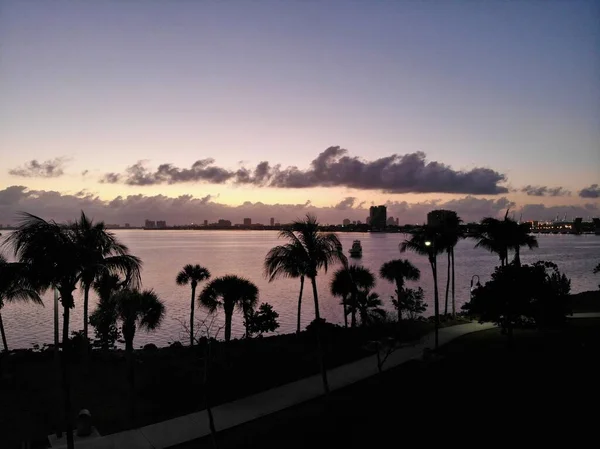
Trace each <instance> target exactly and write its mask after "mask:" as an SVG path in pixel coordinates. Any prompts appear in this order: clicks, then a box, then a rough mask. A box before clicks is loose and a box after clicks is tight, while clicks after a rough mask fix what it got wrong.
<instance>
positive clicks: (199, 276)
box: [175, 264, 210, 346]
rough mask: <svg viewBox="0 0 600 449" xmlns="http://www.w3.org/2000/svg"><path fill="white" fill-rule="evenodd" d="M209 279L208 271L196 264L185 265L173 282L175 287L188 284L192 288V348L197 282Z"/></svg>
mask: <svg viewBox="0 0 600 449" xmlns="http://www.w3.org/2000/svg"><path fill="white" fill-rule="evenodd" d="M209 278H210V271H208V269H207V268H204V267H203V266H200V265H198V264H196V265H192V264H187V265H185V266H184V267H183V269H182V270H181V271H180V272H179V273H177V277H176V278H175V282H176V283H177V285H187V284H190V285H191V287H192V300H191V303H190V346H194V308H195V306H196V304H195V301H196V287H198V282H202V281H205V280H207V279H209Z"/></svg>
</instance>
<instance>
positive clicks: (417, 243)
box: [400, 226, 444, 349]
mask: <svg viewBox="0 0 600 449" xmlns="http://www.w3.org/2000/svg"><path fill="white" fill-rule="evenodd" d="M406 251H413V252H415V253H417V254H420V255H422V256H427V259H428V260H429V265H430V266H431V272H432V274H433V298H434V303H433V304H434V313H435V348H436V349H437V347H438V343H439V338H438V334H439V327H440V299H439V292H438V279H437V255H438V254H441V253H442V252H443V251H444V241H443V239H442V236H441V234H440V232H439V231H438V230H437V229H435V228H433V227H431V226H424V227H423V228H421V229H418V230H416V231H415V232H414V234H412V235H411V237H410V238H409V239H408V240H404V241H403V242H402V243H401V244H400V252H402V253H403V252H406Z"/></svg>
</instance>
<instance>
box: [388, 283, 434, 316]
mask: <svg viewBox="0 0 600 449" xmlns="http://www.w3.org/2000/svg"><path fill="white" fill-rule="evenodd" d="M423 296H424V293H423V289H422V288H421V287H419V288H417V289H412V288H405V289H403V291H402V295H400V302H398V300H396V299H392V304H394V307H395V308H396V310H398V313H399V315H401V314H403V313H404V314H405V317H406V318H407V319H409V320H416V319H419V317H420V316H421V315H422V314H423V313H424V312H425V310H427V304H425V302H424V301H423Z"/></svg>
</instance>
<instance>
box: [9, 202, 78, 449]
mask: <svg viewBox="0 0 600 449" xmlns="http://www.w3.org/2000/svg"><path fill="white" fill-rule="evenodd" d="M4 244H5V245H11V246H12V248H13V250H14V254H15V256H16V257H17V259H18V261H19V262H21V263H23V264H26V265H27V266H28V267H29V269H30V270H31V272H32V273H35V274H36V283H37V285H39V288H40V291H44V290H46V289H47V288H50V287H52V288H55V289H56V290H58V292H59V293H60V301H61V305H62V307H63V336H62V341H63V348H62V356H61V357H60V368H61V369H60V371H61V387H62V390H63V399H64V420H65V427H66V432H67V446H68V448H69V449H72V448H73V447H74V443H73V426H72V423H71V419H70V415H71V393H70V379H69V370H68V369H67V363H68V360H69V355H70V354H69V352H70V350H69V344H68V341H69V317H70V310H71V308H72V307H73V306H74V305H75V304H74V301H73V291H74V290H75V289H76V288H77V284H78V283H79V282H80V280H81V275H82V272H83V266H84V260H85V255H84V253H83V250H82V247H81V245H79V244H78V240H77V238H76V234H75V232H74V230H73V227H72V226H70V225H64V224H58V223H56V222H55V221H46V220H44V219H42V218H40V217H37V216H35V215H32V214H27V213H24V214H22V216H21V221H20V223H19V225H18V227H17V229H16V230H15V231H14V232H13V233H11V234H10V235H9V236H8V238H7V239H6V240H5V242H4Z"/></svg>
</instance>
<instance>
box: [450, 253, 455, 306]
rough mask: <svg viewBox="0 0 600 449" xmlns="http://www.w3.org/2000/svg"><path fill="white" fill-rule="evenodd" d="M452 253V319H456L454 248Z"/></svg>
mask: <svg viewBox="0 0 600 449" xmlns="http://www.w3.org/2000/svg"><path fill="white" fill-rule="evenodd" d="M450 251H452V318H455V317H456V302H455V300H454V247H453V248H452V249H451V250H450Z"/></svg>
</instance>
